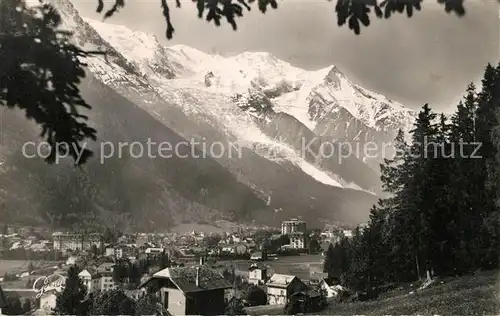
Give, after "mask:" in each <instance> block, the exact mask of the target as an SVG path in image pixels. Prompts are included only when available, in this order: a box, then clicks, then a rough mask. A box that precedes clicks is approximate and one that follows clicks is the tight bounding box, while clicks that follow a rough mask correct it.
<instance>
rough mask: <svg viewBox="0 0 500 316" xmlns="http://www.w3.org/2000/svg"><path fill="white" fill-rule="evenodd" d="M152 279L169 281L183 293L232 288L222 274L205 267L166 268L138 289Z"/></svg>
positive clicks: (143, 284)
mask: <svg viewBox="0 0 500 316" xmlns="http://www.w3.org/2000/svg"><path fill="white" fill-rule="evenodd" d="M197 269H199V271H198V275H199V284H198V286H196V274H197V271H196V270H197ZM153 279H169V280H170V281H172V283H174V284H175V285H176V286H177V287H178V288H179V290H181V291H182V292H184V293H188V292H199V291H208V290H215V289H228V288H231V287H232V285H231V284H230V283H229V281H227V280H226V279H224V277H223V276H222V274H220V273H219V272H217V271H216V270H214V269H210V268H208V267H206V266H194V267H175V268H166V269H163V270H161V271H158V272H156V273H155V274H153V276H152V277H151V278H149V279H147V280H145V281H144V282H143V283H142V284H141V285H140V287H143V286H145V285H146V283H148V282H150V281H151V280H153Z"/></svg>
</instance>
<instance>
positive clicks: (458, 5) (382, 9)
mask: <svg viewBox="0 0 500 316" xmlns="http://www.w3.org/2000/svg"><path fill="white" fill-rule="evenodd" d="M160 1H161V7H162V9H163V17H164V19H165V21H166V23H167V30H166V36H167V38H168V39H172V37H173V34H174V27H173V25H172V20H171V17H170V9H169V5H168V4H167V0H160ZM328 1H329V2H331V1H332V0H328ZM192 2H194V3H196V8H197V9H198V17H199V18H200V19H203V18H205V20H206V21H207V22H213V23H214V24H215V25H216V26H220V25H221V20H222V19H224V18H225V20H226V22H227V23H229V24H230V25H231V27H232V28H233V30H235V31H236V30H237V29H238V26H237V23H236V19H237V18H240V17H243V12H244V10H247V11H251V5H252V4H253V3H255V2H257V6H258V10H259V11H260V12H261V13H266V12H267V10H268V8H269V7H271V8H272V9H277V8H278V2H277V1H276V0H235V1H233V0H192ZM422 2H423V0H383V1H381V2H380V3H379V1H378V0H337V4H336V6H335V12H336V14H337V23H338V25H339V26H343V25H345V24H346V23H347V25H348V27H349V29H350V30H352V31H353V32H354V33H355V34H356V35H359V34H360V33H361V25H363V26H364V27H367V26H369V25H370V15H371V14H372V12H374V13H375V16H376V17H377V18H379V19H381V18H384V19H388V18H390V17H391V16H392V15H393V14H395V13H397V14H404V13H406V15H407V16H408V17H409V18H410V17H412V16H413V14H414V13H415V11H420V10H421V5H422ZM437 2H438V3H439V4H441V5H443V6H444V9H445V12H446V13H455V14H456V15H457V16H458V17H462V16H464V15H465V8H464V0H437ZM499 2H500V0H499ZM175 4H176V7H178V8H179V7H181V3H180V0H175ZM124 6H125V1H124V0H116V2H115V3H114V4H113V6H112V7H111V8H110V9H109V10H107V11H105V13H104V19H107V18H109V17H111V16H113V15H114V14H115V13H116V12H117V11H118V9H120V8H123V7H124ZM103 10H104V3H103V0H98V6H97V12H98V13H101V12H103ZM205 13H206V14H205Z"/></svg>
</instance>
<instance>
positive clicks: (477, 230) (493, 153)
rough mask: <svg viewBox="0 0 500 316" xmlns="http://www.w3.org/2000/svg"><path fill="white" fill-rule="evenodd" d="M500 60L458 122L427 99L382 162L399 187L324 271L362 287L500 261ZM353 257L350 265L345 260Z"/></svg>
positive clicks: (362, 295)
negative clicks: (407, 131)
mask: <svg viewBox="0 0 500 316" xmlns="http://www.w3.org/2000/svg"><path fill="white" fill-rule="evenodd" d="M499 91H500V65H498V66H497V67H493V66H491V65H488V66H487V67H486V70H485V73H484V77H483V80H482V89H481V92H479V93H477V92H476V89H475V87H474V85H472V84H470V85H469V87H468V88H467V91H466V94H465V97H464V99H463V100H462V101H461V102H460V103H459V104H458V106H457V110H456V112H455V114H454V115H453V117H452V119H451V121H448V120H447V118H446V117H445V116H444V115H437V114H436V113H434V112H433V111H432V110H431V108H430V107H429V106H428V105H427V104H426V105H424V106H423V108H422V110H421V111H420V113H419V115H418V117H417V120H416V122H415V126H414V129H413V130H412V131H411V138H412V142H411V144H408V143H407V142H406V141H405V138H404V135H403V133H402V132H400V133H399V134H398V136H397V137H396V139H395V142H394V143H395V146H396V148H397V150H398V154H397V155H396V156H395V157H394V158H393V159H387V160H386V161H385V164H383V165H382V166H381V172H382V177H381V178H382V182H383V184H384V189H385V190H386V191H388V192H389V193H391V196H390V197H389V198H386V199H383V200H380V201H379V202H378V204H377V205H375V206H374V207H373V208H372V210H371V214H370V221H369V223H368V227H366V228H364V229H357V230H356V232H355V234H354V236H353V238H352V239H350V240H343V241H342V242H341V243H340V244H338V245H337V246H336V247H333V246H330V247H329V249H328V251H327V253H326V258H325V272H328V273H329V275H330V276H331V277H339V275H340V278H341V281H342V283H343V284H344V285H347V286H348V287H349V288H351V289H353V290H354V291H356V292H357V296H356V297H357V298H356V299H358V300H369V299H373V298H375V297H377V296H378V294H379V292H380V291H383V290H384V289H386V288H387V286H388V285H391V284H397V283H401V282H409V281H415V280H418V279H423V278H426V277H428V276H431V277H433V276H436V275H437V276H444V277H446V276H456V275H464V274H467V273H472V272H474V271H476V270H486V269H494V268H498V267H499V263H500V262H499V258H500V210H499V205H498V199H499V196H498V195H499V193H498V192H500V190H499V188H500V182H499V180H500V176H499V172H500V169H499V166H500V132H499V131H500V124H499V118H500V116H499V114H500V93H499ZM346 263H347V264H346Z"/></svg>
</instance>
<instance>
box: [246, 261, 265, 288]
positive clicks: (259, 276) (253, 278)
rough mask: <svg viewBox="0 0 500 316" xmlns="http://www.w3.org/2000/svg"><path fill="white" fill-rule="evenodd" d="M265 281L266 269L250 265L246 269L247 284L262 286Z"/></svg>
mask: <svg viewBox="0 0 500 316" xmlns="http://www.w3.org/2000/svg"><path fill="white" fill-rule="evenodd" d="M266 280H267V268H266V267H262V266H259V265H257V264H252V265H251V266H250V267H249V268H248V283H250V284H254V285H261V284H264V283H265V282H266Z"/></svg>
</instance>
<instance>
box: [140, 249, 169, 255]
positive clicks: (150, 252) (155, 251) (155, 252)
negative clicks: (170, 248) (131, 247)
mask: <svg viewBox="0 0 500 316" xmlns="http://www.w3.org/2000/svg"><path fill="white" fill-rule="evenodd" d="M163 251H164V249H163V248H159V247H150V248H146V250H145V251H144V253H145V254H147V255H159V254H161V253H163Z"/></svg>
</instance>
